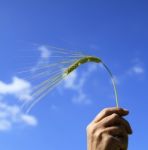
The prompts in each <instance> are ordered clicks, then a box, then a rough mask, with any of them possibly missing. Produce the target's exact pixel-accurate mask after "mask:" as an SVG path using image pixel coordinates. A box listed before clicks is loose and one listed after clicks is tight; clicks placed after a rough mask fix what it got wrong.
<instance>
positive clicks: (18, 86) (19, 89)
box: [0, 77, 32, 101]
mask: <svg viewBox="0 0 148 150" xmlns="http://www.w3.org/2000/svg"><path fill="white" fill-rule="evenodd" d="M30 93H31V84H30V83H29V82H28V81H26V80H24V79H21V78H19V77H13V78H12V82H11V83H4V82H3V81H0V96H5V95H12V96H15V97H16V98H18V99H19V100H23V101H24V100H25V101H27V100H31V99H32V97H31V95H30Z"/></svg>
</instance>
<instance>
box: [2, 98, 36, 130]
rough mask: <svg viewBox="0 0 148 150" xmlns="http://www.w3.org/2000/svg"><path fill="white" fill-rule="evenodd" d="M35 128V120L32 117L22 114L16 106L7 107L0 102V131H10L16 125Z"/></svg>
mask: <svg viewBox="0 0 148 150" xmlns="http://www.w3.org/2000/svg"><path fill="white" fill-rule="evenodd" d="M18 123H19V124H25V125H29V126H36V125H37V120H36V118H35V117H34V116H31V115H28V114H24V113H23V112H22V111H21V109H20V107H19V106H17V105H8V104H6V103H5V102H4V101H1V102H0V131H7V130H10V129H11V128H12V127H13V126H14V125H16V124H18Z"/></svg>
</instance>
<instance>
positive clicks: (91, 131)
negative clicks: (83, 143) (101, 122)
mask: <svg viewBox="0 0 148 150" xmlns="http://www.w3.org/2000/svg"><path fill="white" fill-rule="evenodd" d="M94 130H95V129H94V126H93V125H92V124H89V125H88V126H87V127H86V131H87V133H88V134H93V133H94Z"/></svg>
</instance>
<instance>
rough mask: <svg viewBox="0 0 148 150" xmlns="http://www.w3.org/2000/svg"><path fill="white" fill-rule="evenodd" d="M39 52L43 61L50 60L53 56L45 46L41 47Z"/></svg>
mask: <svg viewBox="0 0 148 150" xmlns="http://www.w3.org/2000/svg"><path fill="white" fill-rule="evenodd" d="M38 51H40V56H41V58H42V59H48V58H49V57H50V56H51V51H50V50H49V48H47V46H45V45H41V46H39V47H38Z"/></svg>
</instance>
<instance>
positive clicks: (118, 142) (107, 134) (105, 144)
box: [87, 108, 132, 150]
mask: <svg viewBox="0 0 148 150" xmlns="http://www.w3.org/2000/svg"><path fill="white" fill-rule="evenodd" d="M128 113H129V112H128V111H127V110H124V109H122V108H106V109H104V110H103V111H101V112H100V113H99V114H98V115H97V116H96V118H95V119H94V120H93V121H92V122H91V123H90V124H89V125H88V126H87V144H88V150H127V147H128V135H129V134H131V133H132V129H131V127H130V125H129V123H128V122H127V121H126V120H125V119H124V118H123V117H122V116H125V115H127V114H128Z"/></svg>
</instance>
